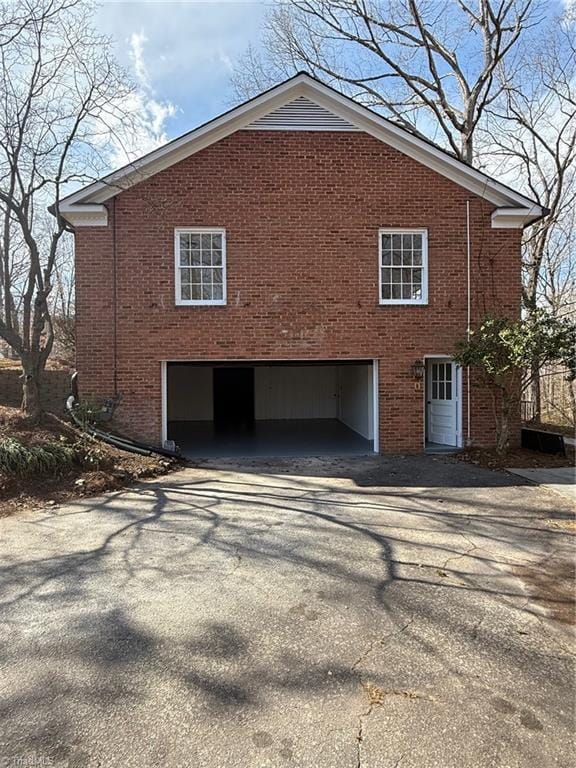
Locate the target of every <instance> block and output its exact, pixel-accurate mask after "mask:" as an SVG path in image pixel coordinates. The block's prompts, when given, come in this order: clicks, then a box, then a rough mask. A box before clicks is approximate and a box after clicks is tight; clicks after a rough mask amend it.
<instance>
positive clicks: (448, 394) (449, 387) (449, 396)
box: [446, 382, 452, 400]
mask: <svg viewBox="0 0 576 768" xmlns="http://www.w3.org/2000/svg"><path fill="white" fill-rule="evenodd" d="M446 400H452V384H451V383H450V382H447V384H446Z"/></svg>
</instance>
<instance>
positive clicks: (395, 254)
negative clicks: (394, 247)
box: [392, 251, 402, 267]
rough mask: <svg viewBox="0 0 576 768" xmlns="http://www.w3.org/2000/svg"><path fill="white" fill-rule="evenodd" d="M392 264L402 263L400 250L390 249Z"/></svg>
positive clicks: (398, 264)
mask: <svg viewBox="0 0 576 768" xmlns="http://www.w3.org/2000/svg"><path fill="white" fill-rule="evenodd" d="M392 264H395V265H396V266H398V267H399V266H400V265H401V264H402V251H392Z"/></svg>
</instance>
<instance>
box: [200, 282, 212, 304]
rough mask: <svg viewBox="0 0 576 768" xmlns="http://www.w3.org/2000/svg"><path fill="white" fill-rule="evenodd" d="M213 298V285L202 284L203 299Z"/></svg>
mask: <svg viewBox="0 0 576 768" xmlns="http://www.w3.org/2000/svg"><path fill="white" fill-rule="evenodd" d="M211 298H212V285H211V284H208V285H203V286H202V300H203V301H210V299H211Z"/></svg>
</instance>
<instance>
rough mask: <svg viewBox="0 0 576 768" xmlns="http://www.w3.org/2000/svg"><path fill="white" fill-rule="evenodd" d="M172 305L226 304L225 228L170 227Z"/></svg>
mask: <svg viewBox="0 0 576 768" xmlns="http://www.w3.org/2000/svg"><path fill="white" fill-rule="evenodd" d="M174 251H175V271H176V275H175V277H176V279H175V283H176V304H184V305H198V304H205V305H206V304H226V231H225V230H224V229H222V228H220V227H180V228H178V229H175V230H174Z"/></svg>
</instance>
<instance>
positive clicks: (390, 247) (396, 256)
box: [379, 229, 428, 304]
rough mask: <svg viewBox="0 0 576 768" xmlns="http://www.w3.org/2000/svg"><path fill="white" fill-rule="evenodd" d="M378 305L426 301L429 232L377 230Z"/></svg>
mask: <svg viewBox="0 0 576 768" xmlns="http://www.w3.org/2000/svg"><path fill="white" fill-rule="evenodd" d="M379 250H380V304H427V303H428V233H427V230H425V229H381V230H380V249H379Z"/></svg>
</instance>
